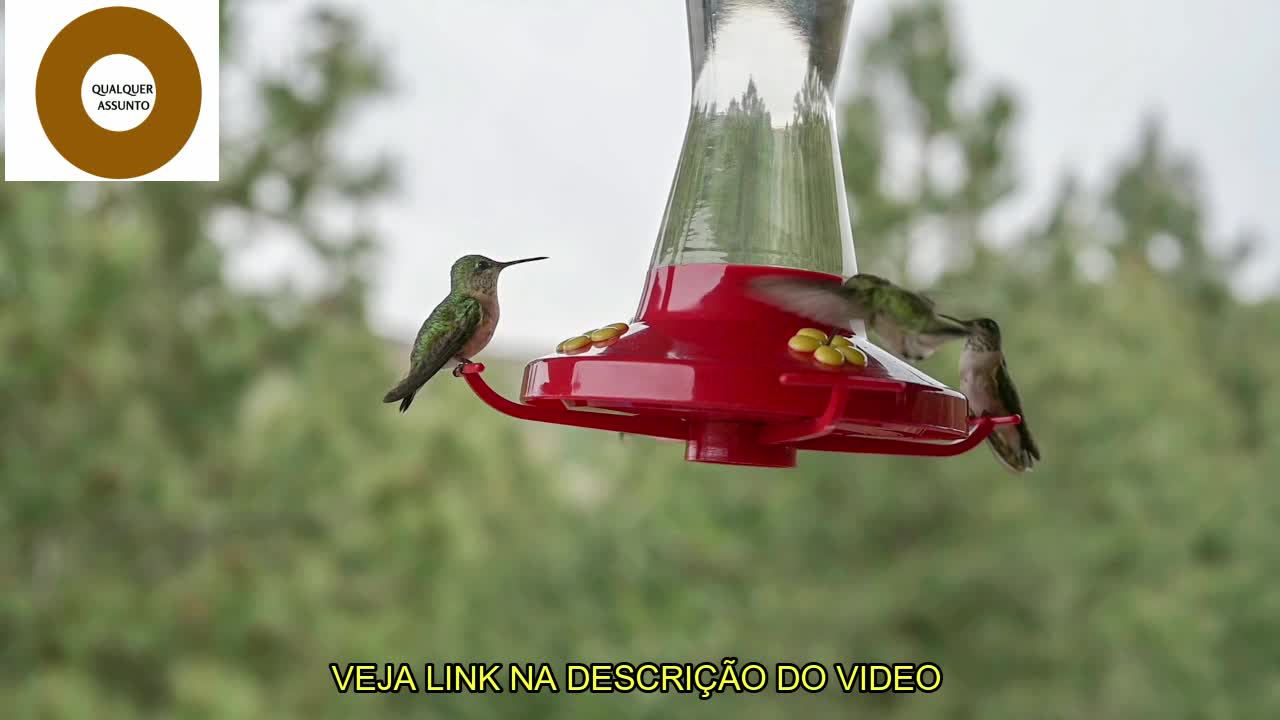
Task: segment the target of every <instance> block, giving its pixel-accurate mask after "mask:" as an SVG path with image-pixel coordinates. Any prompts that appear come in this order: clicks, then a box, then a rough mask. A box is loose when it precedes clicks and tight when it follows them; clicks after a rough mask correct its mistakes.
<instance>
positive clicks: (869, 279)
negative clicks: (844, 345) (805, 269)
mask: <svg viewBox="0 0 1280 720" xmlns="http://www.w3.org/2000/svg"><path fill="white" fill-rule="evenodd" d="M752 286H753V288H754V291H755V293H756V294H757V295H758V296H759V297H760V299H762V300H765V301H766V302H769V303H770V304H772V305H775V306H777V307H780V308H782V309H783V310H787V311H789V312H792V313H795V314H796V315H800V316H803V317H807V318H809V319H811V320H815V321H817V322H820V323H823V324H825V325H831V326H834V327H845V326H847V325H848V323H849V321H850V320H865V321H866V322H867V325H868V326H870V328H871V330H872V331H873V332H875V334H876V336H877V337H878V338H879V339H880V343H881V344H882V345H884V346H885V349H886V350H888V351H889V352H891V353H893V354H894V355H897V356H898V357H900V358H902V359H904V360H907V361H910V362H919V361H921V360H924V359H925V358H927V357H929V356H930V355H932V354H934V353H935V352H937V350H938V348H939V347H941V346H942V345H943V344H944V343H947V342H949V341H951V340H956V339H959V338H962V337H966V336H968V334H969V329H968V328H967V327H966V326H965V324H964V323H963V322H962V321H960V320H957V319H956V318H953V317H951V316H949V315H943V314H942V313H939V312H938V311H937V310H936V309H935V308H934V303H933V300H930V299H929V298H927V297H925V296H924V295H921V294H920V293H915V292H911V291H910V290H906V289H904V288H901V287H898V286H897V285H894V284H893V283H891V282H889V281H888V280H885V279H884V278H882V277H879V276H877V275H871V274H868V273H862V274H859V275H854V276H853V277H851V278H849V279H848V280H845V281H844V283H843V284H840V285H836V284H834V283H830V282H823V281H820V280H807V279H805V280H802V279H799V278H788V277H766V278H760V279H758V280H756V281H754V282H753V283H752Z"/></svg>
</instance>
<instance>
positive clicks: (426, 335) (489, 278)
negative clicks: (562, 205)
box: [382, 255, 547, 412]
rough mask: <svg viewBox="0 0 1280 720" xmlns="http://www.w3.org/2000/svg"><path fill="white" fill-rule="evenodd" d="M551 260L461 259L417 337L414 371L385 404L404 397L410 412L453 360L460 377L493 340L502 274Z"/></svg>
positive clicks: (411, 356)
mask: <svg viewBox="0 0 1280 720" xmlns="http://www.w3.org/2000/svg"><path fill="white" fill-rule="evenodd" d="M546 259H547V258H545V257H534V258H525V259H524V260H512V261H511V262H498V261H496V260H490V259H489V258H487V257H485V256H483V255H466V256H463V257H461V258H458V260H457V262H455V263H454V264H453V268H452V269H451V270H450V271H449V282H450V290H449V295H448V297H446V298H445V299H444V300H443V301H442V302H441V303H440V304H439V305H437V306H436V309H435V310H432V311H431V314H430V315H429V316H427V319H426V321H425V322H423V323H422V328H421V329H419V330H418V337H417V338H415V339H414V341H413V349H412V350H410V351H409V372H408V374H406V375H405V377H404V379H403V380H401V381H400V383H399V384H398V385H396V386H395V387H393V388H391V389H390V390H388V391H387V394H386V395H385V396H384V397H383V398H382V402H384V403H391V402H395V401H397V400H399V401H400V412H404V411H405V410H408V409H409V404H410V403H412V402H413V396H414V395H416V394H417V393H418V390H419V389H421V388H422V386H423V385H424V384H426V382H427V381H428V380H430V379H431V376H433V375H435V374H436V373H437V372H439V371H440V368H442V367H444V366H445V365H446V364H447V363H449V362H456V363H458V366H457V367H456V368H454V370H453V374H454V375H458V374H459V370H461V369H462V366H463V365H465V364H466V363H469V362H471V358H472V357H473V356H475V355H476V354H477V353H479V352H480V351H481V350H483V349H484V347H485V346H486V345H488V344H489V340H490V339H492V338H493V331H494V329H495V328H497V326H498V274H499V273H501V272H502V271H503V270H504V269H506V268H509V267H511V266H512V265H519V264H520V263H526V262H533V261H534V260H546Z"/></svg>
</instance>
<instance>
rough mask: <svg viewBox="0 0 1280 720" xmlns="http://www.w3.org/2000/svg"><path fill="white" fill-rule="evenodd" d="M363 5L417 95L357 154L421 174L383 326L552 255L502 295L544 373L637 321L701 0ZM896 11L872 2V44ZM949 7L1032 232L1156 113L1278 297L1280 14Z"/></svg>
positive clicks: (405, 321) (410, 177)
mask: <svg viewBox="0 0 1280 720" xmlns="http://www.w3.org/2000/svg"><path fill="white" fill-rule="evenodd" d="M309 1H310V0H290V1H289V2H281V3H268V5H271V6H272V9H271V10H269V11H268V12H266V13H265V14H263V15H262V16H260V18H258V19H257V21H256V33H255V35H256V39H255V40H254V42H253V43H252V44H253V46H254V47H255V48H256V49H257V51H258V52H261V53H266V54H274V53H277V52H279V49H280V48H281V46H282V42H287V40H288V37H289V35H288V31H287V29H288V27H289V25H288V23H289V22H290V21H289V19H288V18H289V17H290V16H291V15H292V14H293V13H295V12H297V11H299V10H300V9H301V8H304V7H305V6H306V5H308V4H309ZM350 4H351V5H353V6H357V7H360V8H361V12H363V13H364V15H365V16H366V17H367V20H368V22H369V26H370V30H371V31H372V32H373V34H374V37H375V40H376V42H377V43H378V44H380V45H381V46H382V47H384V48H385V49H387V50H388V51H390V53H391V61H392V64H393V68H394V71H395V74H396V76H397V80H398V83H399V85H400V88H399V90H400V92H399V94H398V96H397V97H396V99H395V100H394V101H393V102H390V103H388V104H386V105H382V106H379V107H377V108H376V109H375V110H374V111H372V112H370V113H368V114H367V116H366V117H365V118H364V119H363V120H362V122H361V124H360V127H359V133H358V135H359V138H358V139H355V140H354V142H357V143H358V144H360V145H362V146H363V145H364V144H366V143H367V147H371V148H372V147H392V148H395V149H396V151H397V154H398V156H399V158H400V160H401V162H402V164H403V167H404V171H405V174H404V179H405V181H406V182H405V185H404V187H403V190H402V192H401V195H400V197H399V199H398V200H397V201H396V202H394V203H393V204H392V205H391V206H390V207H389V208H388V209H387V211H386V213H385V215H383V216H382V217H381V218H380V224H381V225H382V226H383V228H384V229H385V231H386V233H385V234H386V239H387V242H388V248H387V253H386V256H385V257H384V258H383V260H382V262H381V263H380V265H379V268H380V279H379V283H378V296H377V298H376V302H375V306H374V311H375V317H374V320H375V323H376V325H377V327H378V328H379V329H380V330H382V331H384V332H386V333H387V334H388V335H390V336H395V337H405V338H408V337H411V336H412V334H413V333H414V332H415V331H416V330H417V327H418V324H419V323H420V322H421V321H422V318H423V317H425V315H426V314H427V313H428V312H429V311H430V310H431V308H432V307H433V306H434V304H435V303H436V302H438V301H439V300H440V299H441V298H442V297H443V296H444V294H445V293H446V292H447V290H448V270H447V268H448V266H449V264H450V263H451V262H452V261H453V260H454V259H455V258H456V257H458V256H460V255H463V254H466V253H468V252H479V253H483V254H486V255H489V256H491V257H495V258H498V259H512V258H516V257H524V256H529V255H550V256H551V258H552V259H551V260H549V261H546V262H542V263H537V264H532V265H526V266H521V267H518V268H513V269H512V270H511V271H510V272H509V273H508V274H507V275H506V276H504V278H503V282H502V287H501V296H502V298H503V320H502V324H501V326H500V327H499V329H498V334H497V336H496V337H495V340H494V348H495V349H498V350H499V351H503V350H506V351H512V352H519V353H522V354H529V353H538V354H540V353H542V352H546V351H549V350H550V348H552V347H553V346H554V344H555V343H556V342H558V341H559V340H561V339H563V338H564V337H566V336H569V335H572V334H575V333H577V332H580V331H582V330H583V329H585V328H589V327H596V326H599V325H603V324H606V323H609V322H615V321H619V320H626V319H629V318H630V317H631V314H632V312H633V311H634V309H635V306H636V303H637V302H638V300H639V296H640V292H641V289H642V285H643V281H644V274H645V270H646V268H647V265H648V261H649V255H650V252H651V250H652V247H653V241H654V237H655V234H656V232H657V227H658V222H659V219H660V217H661V214H662V210H663V205H664V203H665V201H666V194H667V190H668V188H669V185H670V182H671V179H672V174H673V172H674V169H675V159H676V154H677V153H678V151H679V149H680V144H681V141H682V135H683V132H684V126H685V121H686V119H687V113H688V107H689V56H688V45H687V43H688V41H687V35H686V28H685V14H684V3H683V2H682V0H610V1H609V2H601V1H600V0H555V2H544V3H529V2H518V1H517V0H379V2H362V3H357V2H354V1H352V2H351V3H350ZM893 4H894V3H893V2H892V1H890V2H884V1H879V2H876V1H873V0H858V2H857V3H856V4H855V7H854V20H853V23H854V24H853V32H852V35H853V38H852V43H853V45H854V46H856V45H857V44H858V43H859V42H860V37H861V36H862V35H865V34H867V33H868V32H869V31H870V30H871V29H873V28H874V27H875V26H877V25H878V24H879V23H880V22H881V21H882V19H883V17H884V15H885V12H886V9H887V7H889V6H891V5H893ZM952 8H953V15H954V16H955V18H956V19H957V21H958V24H959V27H958V31H959V34H960V40H961V43H962V45H963V47H964V49H965V51H966V53H967V55H968V57H969V59H970V60H971V61H972V65H973V68H974V70H975V74H976V79H977V81H978V82H980V83H987V82H990V81H999V82H1004V83H1008V84H1010V85H1012V86H1013V87H1014V88H1015V89H1016V90H1017V91H1018V92H1019V93H1020V96H1021V98H1022V100H1023V103H1024V115H1023V117H1022V122H1021V125H1020V126H1019V128H1018V134H1017V147H1018V151H1019V163H1020V166H1021V169H1022V172H1023V175H1024V176H1025V177H1026V178H1027V180H1028V184H1027V186H1026V192H1025V196H1024V198H1022V200H1021V201H1020V203H1019V209H1020V211H1021V213H1026V212H1030V211H1033V210H1034V209H1035V208H1036V207H1037V206H1038V205H1039V204H1040V203H1043V202H1044V200H1045V198H1046V196H1047V195H1048V193H1049V191H1050V190H1051V189H1052V188H1053V186H1054V183H1055V181H1056V179H1057V178H1058V176H1059V174H1060V173H1061V171H1062V170H1064V169H1066V168H1074V169H1076V170H1078V171H1080V172H1081V174H1082V175H1083V176H1084V177H1085V178H1086V179H1089V180H1091V179H1096V178H1097V177H1099V176H1100V175H1101V174H1102V173H1103V172H1104V171H1105V169H1106V168H1107V164H1108V163H1110V162H1112V161H1114V159H1115V158H1116V157H1117V155H1118V153H1120V152H1122V151H1124V150H1125V149H1126V148H1128V147H1130V146H1131V144H1132V142H1133V139H1134V137H1135V134H1136V130H1137V127H1138V124H1139V120H1140V118H1141V116H1142V115H1143V114H1144V113H1145V112H1146V111H1148V110H1158V111H1160V112H1162V113H1163V114H1164V116H1165V119H1166V121H1167V123H1166V124H1167V128H1168V130H1169V132H1170V136H1171V138H1172V140H1173V141H1174V142H1175V143H1176V144H1177V145H1178V146H1180V147H1184V148H1188V149H1191V150H1193V151H1195V152H1196V153H1197V155H1198V157H1199V159H1200V161H1201V163H1202V169H1203V170H1204V173H1205V180H1206V184H1207V187H1208V190H1209V193H1210V200H1211V207H1212V211H1213V214H1212V217H1211V219H1210V221H1211V225H1212V228H1213V230H1214V231H1215V233H1217V234H1220V235H1225V234H1228V233H1234V232H1235V231H1238V230H1240V229H1242V228H1245V227H1254V228H1258V229H1260V230H1262V231H1263V232H1264V233H1265V235H1266V237H1267V239H1268V243H1269V252H1270V259H1271V261H1272V262H1271V263H1270V267H1269V268H1267V269H1265V270H1262V269H1260V270H1259V271H1258V272H1256V273H1254V274H1253V276H1252V277H1251V278H1250V280H1251V281H1252V282H1251V283H1250V285H1251V286H1252V287H1253V288H1254V289H1257V288H1259V287H1262V286H1263V285H1270V286H1274V284H1275V282H1276V273H1274V272H1271V269H1274V267H1275V265H1276V264H1277V263H1276V261H1280V203H1278V202H1276V201H1275V199H1274V198H1275V189H1276V188H1278V187H1280V84H1278V80H1277V77H1278V76H1280V42H1278V41H1277V39H1276V38H1277V35H1276V32H1277V30H1278V29H1280V2H1277V1H1276V0H1218V1H1217V2H1205V1H1204V0H1196V1H1192V0H1122V1H1121V2H1115V1H1114V0H1113V1H1111V2H1104V0H1074V1H1073V2H1069V3H1067V2H1061V0H1017V1H1015V0H981V1H978V0H968V1H966V2H953V3H952ZM847 52H848V53H850V54H852V53H855V52H856V50H855V48H854V47H853V46H851V47H850V49H849V50H848V51H847ZM845 77H846V79H851V74H847V75H846V76H845ZM855 242H856V238H855ZM264 269H265V268H264Z"/></svg>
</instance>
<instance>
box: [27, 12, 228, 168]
mask: <svg viewBox="0 0 1280 720" xmlns="http://www.w3.org/2000/svg"><path fill="white" fill-rule="evenodd" d="M113 6H117V7H118V6H125V7H135V8H138V9H139V10H145V11H147V12H149V13H151V14H153V15H155V16H156V17H159V18H160V19H162V20H164V21H165V22H167V23H169V24H170V25H171V26H173V29H174V30H177V31H178V34H179V35H181V36H182V38H183V39H184V40H186V41H187V45H188V46H190V48H191V53H192V54H193V55H194V56H195V59H196V65H197V66H198V67H199V68H200V86H201V101H200V118H199V119H198V120H197V121H196V127H195V130H194V131H192V133H191V139H190V140H188V141H187V145H186V147H184V148H182V150H181V151H180V152H179V153H178V154H177V155H176V156H175V157H174V158H173V159H172V160H170V161H169V162H168V163H167V164H166V165H165V166H164V167H161V168H159V169H158V170H155V171H154V172H151V173H148V174H146V175H141V176H139V177H136V178H130V179H129V180H126V181H125V182H129V181H136V180H205V181H216V180H218V87H219V86H218V82H219V80H218V0H5V3H4V151H5V158H4V179H5V180H6V181H9V180H73V181H74V180H78V181H91V182H113V181H112V180H110V179H106V178H100V177H97V176H96V175H90V174H89V173H86V172H84V171H83V170H81V169H79V168H77V167H76V166H74V165H72V164H71V163H69V162H67V161H66V160H65V159H64V158H63V157H62V156H61V155H59V154H58V151H57V150H55V149H54V147H53V145H52V144H51V143H50V142H49V139H48V138H47V137H45V134H44V128H42V127H41V126H40V116H39V115H38V114H37V113H36V71H37V70H39V68H40V59H41V58H42V57H43V56H44V51H45V50H46V49H47V48H48V47H49V43H50V42H52V41H53V38H54V36H55V35H57V34H58V32H59V31H61V30H62V28H64V27H66V26H67V24H68V23H70V22H71V21H72V20H75V19H76V18H78V17H80V16H81V15H84V14H85V13H87V12H90V11H92V10H98V9H100V8H104V7H113ZM95 83H97V84H103V85H106V84H116V85H123V84H126V83H128V84H151V85H153V86H154V85H155V80H154V79H153V78H152V75H151V72H150V71H149V70H148V69H147V68H146V66H145V65H143V64H142V63H141V62H139V61H138V60H137V59H135V58H133V57H130V56H127V55H112V56H108V57H106V58H103V59H101V60H99V61H98V62H96V63H94V65H93V67H91V68H90V69H89V72H88V74H87V75H86V76H85V78H84V82H83V84H82V87H81V97H82V99H84V101H85V108H86V110H87V111H88V113H89V117H90V118H91V119H92V120H93V121H94V122H96V123H98V124H99V125H101V126H102V127H104V128H106V129H108V130H114V131H117V132H121V131H124V130H129V129H132V128H134V127H137V126H138V125H140V124H142V121H143V120H145V119H146V118H147V116H148V115H150V113H151V111H150V110H146V111H138V110H115V111H98V110H97V107H98V101H99V100H115V101H123V100H128V99H145V100H147V101H149V102H150V103H151V104H152V106H153V107H154V104H155V103H156V102H157V101H158V100H159V99H160V98H161V97H162V96H163V95H164V88H162V87H158V86H157V87H155V95H153V96H139V97H138V98H129V97H128V96H124V95H115V94H113V95H109V96H108V97H105V98H99V97H97V96H95V95H93V93H92V90H91V86H92V85H93V84H95Z"/></svg>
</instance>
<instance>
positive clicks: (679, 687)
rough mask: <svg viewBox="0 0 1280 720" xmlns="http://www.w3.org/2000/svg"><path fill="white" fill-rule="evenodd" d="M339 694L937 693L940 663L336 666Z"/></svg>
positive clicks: (332, 665) (732, 661)
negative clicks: (834, 689)
mask: <svg viewBox="0 0 1280 720" xmlns="http://www.w3.org/2000/svg"><path fill="white" fill-rule="evenodd" d="M329 672H330V673H331V674H332V676H333V684H334V686H335V687H336V688H337V690H338V692H340V693H352V692H354V693H548V692H549V693H562V692H563V693H596V694H607V693H632V692H641V693H682V694H686V695H696V696H698V697H699V698H701V699H703V700H707V699H709V698H711V697H712V696H714V695H719V694H724V693H730V692H732V693H748V694H752V693H762V692H774V693H781V694H788V693H797V692H806V693H817V692H822V691H824V690H826V689H828V688H837V689H839V690H840V691H841V692H845V693H917V692H920V693H934V692H937V691H938V689H940V688H941V687H942V668H940V667H938V665H937V664H936V663H931V662H925V663H919V664H916V663H876V662H864V663H857V662H855V663H832V664H830V665H823V664H822V663H816V662H810V663H804V664H800V665H796V664H793V663H775V664H774V665H773V666H772V667H768V666H766V665H763V664H761V663H757V662H746V663H739V662H738V659H737V658H732V657H728V658H724V659H723V660H721V661H720V662H701V663H659V662H642V663H626V662H621V663H567V664H565V665H563V666H559V665H557V666H554V667H553V666H552V665H550V664H548V663H509V664H504V663H424V664H421V665H411V664H409V663H359V662H353V663H346V664H341V663H329Z"/></svg>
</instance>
